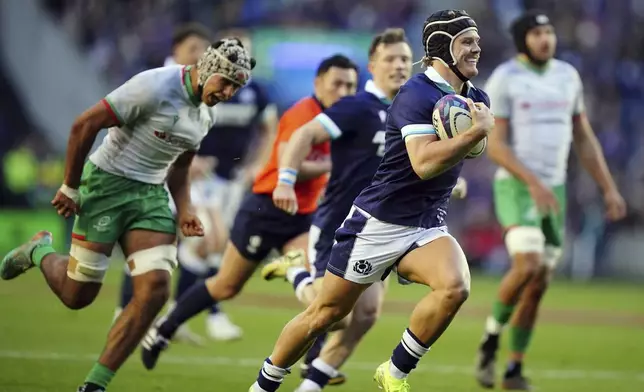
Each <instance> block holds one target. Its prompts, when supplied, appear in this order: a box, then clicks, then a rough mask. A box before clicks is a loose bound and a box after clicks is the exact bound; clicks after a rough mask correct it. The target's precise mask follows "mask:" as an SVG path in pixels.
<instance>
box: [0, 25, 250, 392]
mask: <svg viewBox="0 0 644 392" xmlns="http://www.w3.org/2000/svg"><path fill="white" fill-rule="evenodd" d="M254 66H255V60H254V59H252V58H251V57H250V55H249V54H248V52H247V51H246V49H244V47H243V46H242V45H241V42H240V41H239V40H238V39H235V38H226V39H222V40H220V41H218V42H216V43H214V44H213V45H211V46H210V47H209V48H208V49H207V50H206V52H205V53H204V54H203V55H202V56H201V58H200V59H199V62H198V63H197V66H196V67H191V66H180V65H176V66H170V67H163V68H157V69H152V70H149V71H145V72H141V73H139V74H137V75H135V76H134V77H133V78H131V79H130V80H129V81H128V82H126V83H125V84H124V85H122V86H120V87H119V88H117V89H116V90H114V91H113V92H111V93H110V94H108V95H107V97H105V98H104V99H103V100H101V101H100V102H99V103H97V104H95V105H94V106H92V107H91V108H89V109H88V110H86V111H85V112H84V113H83V114H81V115H80V116H79V117H78V118H77V119H76V121H75V122H74V124H73V125H72V129H71V134H70V137H69V144H68V149H67V161H66V168H65V180H64V183H63V185H62V186H61V187H60V189H59V190H58V192H57V193H56V196H55V197H54V199H53V201H52V205H53V206H54V208H55V209H56V210H57V212H58V214H59V215H61V216H64V217H66V218H67V217H70V216H72V215H76V221H75V223H74V229H73V234H72V237H73V239H72V245H71V249H70V251H69V256H66V255H62V254H58V253H56V251H55V249H54V248H53V247H52V237H51V234H50V233H48V232H46V231H42V232H39V233H37V234H36V235H35V236H34V237H33V238H32V239H31V240H30V241H29V242H27V243H25V244H23V245H22V246H20V247H19V248H16V249H14V250H13V251H11V252H10V253H9V254H7V255H6V256H5V257H4V259H3V260H2V261H1V262H0V277H1V278H2V279H3V280H9V279H13V278H16V277H17V276H19V275H21V274H23V273H24V272H26V271H27V270H29V269H30V268H32V267H38V268H40V269H41V270H42V272H43V275H44V276H45V280H46V281H47V283H48V284H49V286H50V288H51V289H52V291H53V292H54V293H55V294H56V296H58V298H59V299H60V300H61V302H62V303H63V304H64V305H65V306H67V307H68V308H70V309H82V308H84V307H86V306H88V305H90V304H91V303H92V302H93V301H94V299H95V298H96V296H97V295H98V293H99V291H100V289H101V286H102V281H103V277H104V276H105V272H106V271H107V268H108V265H109V257H110V254H111V251H112V249H113V247H114V244H115V243H116V242H117V241H118V242H119V243H120V244H121V247H122V249H123V251H124V253H125V255H126V257H127V265H128V268H129V269H130V273H131V275H132V277H133V285H134V295H133V298H132V301H130V303H129V304H128V305H127V307H126V308H125V309H124V310H123V312H122V313H121V314H120V316H119V318H118V319H117V320H116V322H115V323H114V325H113V326H112V328H111V330H110V333H109V335H108V338H107V344H106V346H105V348H104V350H103V353H102V354H101V356H100V358H99V360H98V361H97V362H96V363H95V365H94V367H93V368H92V369H91V371H90V373H89V374H88V376H87V378H86V379H85V383H84V384H83V385H82V386H81V387H79V389H78V391H79V392H98V391H105V389H106V387H107V385H108V384H109V383H110V381H111V379H112V378H113V377H114V374H115V372H116V371H117V370H118V369H119V368H120V367H121V365H122V364H123V363H124V362H125V360H126V359H127V358H128V357H129V356H130V354H131V353H132V351H134V349H135V348H136V346H137V345H138V343H139V341H140V340H141V338H142V337H143V336H144V334H145V332H146V331H147V329H148V328H149V327H150V325H151V324H152V322H153V320H154V318H155V317H156V316H157V314H158V312H159V311H160V310H161V308H162V307H163V305H164V304H165V302H166V300H167V299H168V294H169V284H170V280H171V279H170V275H171V272H172V270H173V269H174V268H175V266H176V264H177V260H176V259H177V249H176V246H175V238H176V231H177V225H178V226H179V228H180V230H181V233H182V234H183V235H184V236H188V237H189V236H202V235H203V227H202V224H201V222H200V221H199V218H198V217H197V216H196V214H195V213H194V209H193V206H192V203H191V199H190V192H189V189H190V184H189V182H190V181H189V179H188V169H189V167H190V163H191V161H192V159H193V157H194V155H195V152H196V151H197V150H198V148H199V145H200V143H201V140H202V139H203V138H204V136H205V135H206V133H207V132H208V131H209V130H210V127H211V125H212V121H213V118H212V113H211V110H210V109H209V107H212V106H215V105H216V104H217V103H219V102H223V101H226V100H228V99H230V98H231V97H232V96H233V95H234V94H235V93H236V92H237V90H238V89H239V88H241V87H242V86H244V85H245V84H246V83H247V82H248V80H249V78H250V73H251V70H252V69H253V67H254ZM103 128H109V133H108V135H107V136H106V137H105V139H104V140H103V143H102V145H101V146H100V147H99V148H98V149H97V150H96V151H95V152H94V153H93V154H92V155H91V156H90V157H89V160H88V161H87V162H85V159H86V157H87V154H88V153H89V150H90V148H91V146H92V144H93V143H94V140H95V139H96V135H97V134H98V133H99V131H100V130H101V129H103ZM166 180H167V184H168V188H169V191H170V194H171V195H172V198H173V199H174V202H175V204H176V206H177V218H176V221H175V218H174V217H173V215H172V213H171V211H170V207H169V197H168V192H167V191H166V189H165V188H164V183H165V182H166Z"/></svg>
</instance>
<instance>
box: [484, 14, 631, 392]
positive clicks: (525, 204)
mask: <svg viewBox="0 0 644 392" xmlns="http://www.w3.org/2000/svg"><path fill="white" fill-rule="evenodd" d="M512 34H513V37H514V40H515V44H516V46H517V50H518V52H519V54H518V56H517V57H515V58H513V59H511V60H509V61H507V62H505V63H503V64H501V65H500V66H499V67H498V68H497V69H496V70H495V71H494V72H493V74H492V75H491V77H490V79H489V80H488V83H487V86H486V88H485V91H487V93H488V95H489V96H490V102H491V106H492V108H493V110H494V113H495V118H496V126H495V130H494V132H492V133H491V134H490V136H489V140H488V153H489V156H490V158H491V159H492V160H493V161H494V162H495V163H497V164H498V165H499V169H498V171H497V173H496V176H495V180H494V202H495V208H496V214H497V218H498V220H499V222H500V223H501V225H502V226H503V227H504V229H505V243H506V247H507V249H508V252H509V253H510V255H511V257H512V265H511V268H510V270H509V271H508V272H507V274H506V275H505V277H504V279H503V281H502V283H501V287H500V289H499V293H498V297H497V299H496V301H495V303H494V306H493V308H492V315H490V316H489V317H488V319H487V323H486V328H485V336H484V339H483V342H482V344H481V346H480V348H479V360H478V364H477V380H478V382H479V383H480V384H481V385H482V386H484V387H487V388H492V387H493V386H494V381H495V380H494V364H495V357H496V351H497V349H498V341H499V335H500V333H501V330H502V328H503V326H504V325H505V324H506V323H507V322H508V321H510V351H511V358H510V363H509V365H508V368H507V371H506V372H505V375H504V378H503V388H504V389H507V390H528V389H529V388H530V385H529V383H528V380H527V379H526V378H525V377H524V376H523V373H522V362H523V356H524V353H525V351H526V349H527V347H528V344H529V342H530V336H531V334H532V330H533V328H534V325H535V321H536V317H537V310H538V307H539V303H540V300H541V297H542V296H543V294H544V292H545V290H546V288H547V285H548V280H549V278H550V276H551V273H552V271H553V269H554V267H555V266H556V264H557V262H558V260H559V258H560V256H561V254H562V252H561V247H562V245H563V236H564V217H565V211H566V208H565V204H566V196H565V194H566V192H565V182H566V173H567V167H566V165H567V161H568V155H569V152H570V147H571V145H574V147H575V149H576V150H577V152H578V154H579V158H580V160H581V163H582V164H583V166H584V167H585V168H586V169H587V170H588V171H589V172H590V174H591V175H592V176H593V178H594V179H595V181H596V182H597V184H598V185H599V186H600V187H601V189H602V191H603V195H604V199H605V202H606V207H607V209H608V217H609V218H610V219H611V220H616V219H620V218H622V217H623V216H624V214H625V205H624V200H623V199H622V197H621V196H620V194H619V192H618V190H617V188H616V186H615V183H614V181H613V179H612V177H611V175H610V172H609V171H608V168H607V166H606V162H605V160H604V156H603V154H602V151H601V147H600V145H599V143H598V142H597V138H596V137H595V135H594V133H593V130H592V128H591V126H590V124H589V122H588V119H587V117H586V112H585V108H584V103H583V88H582V82H581V79H580V77H579V74H578V73H577V71H576V70H575V69H574V68H573V66H572V65H570V64H568V63H566V62H564V61H561V60H557V59H554V58H553V55H554V52H555V47H556V36H555V33H554V28H553V26H552V25H551V24H550V21H549V19H548V17H547V16H546V15H544V14H542V13H539V12H536V11H531V12H528V13H526V14H525V15H523V16H521V17H520V18H518V19H517V20H516V21H515V22H514V24H513V26H512ZM515 307H516V312H515V311H514V310H515Z"/></svg>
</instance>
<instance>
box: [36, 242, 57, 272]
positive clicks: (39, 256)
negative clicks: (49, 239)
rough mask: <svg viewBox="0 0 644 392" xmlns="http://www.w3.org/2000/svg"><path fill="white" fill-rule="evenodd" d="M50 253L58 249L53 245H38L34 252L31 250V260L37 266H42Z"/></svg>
mask: <svg viewBox="0 0 644 392" xmlns="http://www.w3.org/2000/svg"><path fill="white" fill-rule="evenodd" d="M50 253H56V249H54V247H53V246H51V245H41V246H37V247H36V248H35V249H34V250H33V252H31V261H33V262H34V264H35V265H36V267H38V268H40V264H41V263H42V260H43V259H44V258H45V256H47V255H48V254H50Z"/></svg>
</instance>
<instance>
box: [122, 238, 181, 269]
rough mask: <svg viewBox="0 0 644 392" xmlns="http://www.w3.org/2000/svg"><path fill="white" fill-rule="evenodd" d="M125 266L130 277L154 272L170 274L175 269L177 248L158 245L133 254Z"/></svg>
mask: <svg viewBox="0 0 644 392" xmlns="http://www.w3.org/2000/svg"><path fill="white" fill-rule="evenodd" d="M127 265H128V267H129V268H130V274H131V275H132V276H137V275H142V274H145V273H147V272H150V271H156V270H162V271H168V272H170V273H172V271H173V270H174V269H175V268H177V247H176V246H174V245H160V246H155V247H154V248H150V249H144V250H140V251H138V252H134V253H132V254H131V255H130V257H128V258H127Z"/></svg>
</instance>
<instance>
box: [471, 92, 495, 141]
mask: <svg viewBox="0 0 644 392" xmlns="http://www.w3.org/2000/svg"><path fill="white" fill-rule="evenodd" d="M467 106H469V108H470V114H471V115H472V125H473V126H477V127H479V128H481V129H482V130H484V131H486V132H488V133H489V132H490V131H491V130H492V129H494V114H493V113H492V111H491V110H490V108H488V107H487V106H485V105H484V104H482V103H480V102H476V103H474V101H472V100H471V99H470V98H468V99H467Z"/></svg>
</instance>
